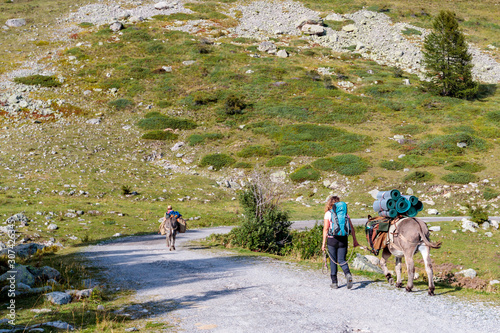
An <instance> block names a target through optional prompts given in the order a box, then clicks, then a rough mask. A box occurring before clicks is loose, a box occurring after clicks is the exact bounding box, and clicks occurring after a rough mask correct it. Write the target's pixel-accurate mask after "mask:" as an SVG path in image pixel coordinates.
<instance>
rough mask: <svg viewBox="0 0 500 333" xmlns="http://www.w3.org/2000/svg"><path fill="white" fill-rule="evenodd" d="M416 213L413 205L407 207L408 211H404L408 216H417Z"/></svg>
mask: <svg viewBox="0 0 500 333" xmlns="http://www.w3.org/2000/svg"><path fill="white" fill-rule="evenodd" d="M417 214H418V212H417V210H416V209H415V207H413V206H411V207H410V209H408V211H407V212H406V213H405V215H406V216H408V217H415V216H417Z"/></svg>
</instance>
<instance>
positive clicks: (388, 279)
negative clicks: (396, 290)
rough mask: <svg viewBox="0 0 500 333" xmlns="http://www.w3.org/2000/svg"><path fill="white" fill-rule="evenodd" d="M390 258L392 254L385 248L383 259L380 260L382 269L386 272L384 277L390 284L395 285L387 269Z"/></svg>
mask: <svg viewBox="0 0 500 333" xmlns="http://www.w3.org/2000/svg"><path fill="white" fill-rule="evenodd" d="M390 256H391V252H390V251H389V249H387V247H386V248H384V250H383V251H382V257H381V258H380V267H381V268H382V270H383V271H384V275H385V277H386V278H387V282H389V283H390V284H394V279H393V278H392V275H391V273H389V270H388V269H387V259H389V257H390Z"/></svg>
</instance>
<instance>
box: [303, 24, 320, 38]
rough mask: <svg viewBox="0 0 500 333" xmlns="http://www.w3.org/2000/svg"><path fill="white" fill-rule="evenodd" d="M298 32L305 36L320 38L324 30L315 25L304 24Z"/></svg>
mask: <svg viewBox="0 0 500 333" xmlns="http://www.w3.org/2000/svg"><path fill="white" fill-rule="evenodd" d="M300 30H301V31H302V32H303V33H305V34H306V35H317V36H321V35H323V34H324V33H325V28H323V27H322V26H320V25H315V24H304V25H303V26H302V28H301V29H300Z"/></svg>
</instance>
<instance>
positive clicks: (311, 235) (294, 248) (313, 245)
mask: <svg viewBox="0 0 500 333" xmlns="http://www.w3.org/2000/svg"><path fill="white" fill-rule="evenodd" d="M322 242H323V224H316V225H315V226H314V227H313V228H312V229H309V230H305V231H297V230H292V244H291V246H290V251H291V252H292V253H295V254H297V255H298V256H299V257H300V259H302V260H306V259H311V258H314V257H317V258H319V257H321V256H322V251H321V244H322Z"/></svg>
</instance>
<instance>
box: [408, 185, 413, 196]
mask: <svg viewBox="0 0 500 333" xmlns="http://www.w3.org/2000/svg"><path fill="white" fill-rule="evenodd" d="M406 194H408V195H413V190H412V189H411V188H410V187H408V189H407V190H406Z"/></svg>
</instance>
